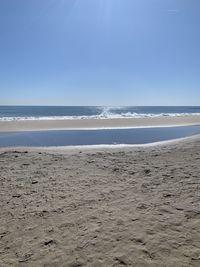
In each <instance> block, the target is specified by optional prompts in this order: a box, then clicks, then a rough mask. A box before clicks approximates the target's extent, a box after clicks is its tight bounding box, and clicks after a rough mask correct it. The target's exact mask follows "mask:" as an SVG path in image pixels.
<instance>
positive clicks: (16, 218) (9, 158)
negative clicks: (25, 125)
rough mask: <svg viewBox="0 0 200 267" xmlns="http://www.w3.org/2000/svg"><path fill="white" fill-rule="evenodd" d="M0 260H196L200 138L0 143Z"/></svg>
mask: <svg viewBox="0 0 200 267" xmlns="http://www.w3.org/2000/svg"><path fill="white" fill-rule="evenodd" d="M0 170H1V173H0V183H1V186H0V188H1V194H0V205H1V208H0V266H3V267H7V266H20V267H21V266H22V267H23V266H26V267H27V266H28V267H29V266H30V267H35V266H46V267H47V266H48V267H49V266H59V267H62V266H65V267H66V266H68V267H72V266H73V267H74V266H93V267H100V266H108V267H109V266H119V267H120V266H153V267H154V266H159V267H160V266H161V267H162V266H163V267H164V266H167V267H168V266H176V267H178V266H181V267H188V266H199V264H200V238H199V236H200V226H199V225H200V207H199V203H200V202H199V201H200V198H199V189H200V181H199V173H200V139H199V137H198V138H197V137H195V138H190V139H188V140H187V141H180V142H177V143H172V144H168V145H167V144H166V145H162V146H160V145H157V146H150V147H148V146H147V147H138V148H132V149H130V148H126V149H125V148H123V149H119V148H118V149H96V150H92V149H91V150H82V151H81V150H68V151H65V150H63V151H62V150H60V151H50V150H49V151H48V150H47V151H44V150H37V149H34V150H33V149H29V150H23V149H18V150H12V149H9V150H2V149H1V150H0Z"/></svg>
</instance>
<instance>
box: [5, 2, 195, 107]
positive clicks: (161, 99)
mask: <svg viewBox="0 0 200 267" xmlns="http://www.w3.org/2000/svg"><path fill="white" fill-rule="evenodd" d="M199 29H200V1H199V0H42V1H41V0H17V1H16V0H0V105H120V106H121V105H200V30H199Z"/></svg>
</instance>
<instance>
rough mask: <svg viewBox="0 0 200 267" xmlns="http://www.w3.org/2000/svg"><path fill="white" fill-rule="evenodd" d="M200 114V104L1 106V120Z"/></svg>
mask: <svg viewBox="0 0 200 267" xmlns="http://www.w3.org/2000/svg"><path fill="white" fill-rule="evenodd" d="M188 115H200V107H199V106H171V107H169V106H167V107H164V106H153V107H151V106H140V107H136V106H129V107H123V106H121V107H120V106H114V107H108V106H0V121H14V120H53V119H55V120H63V119H72V120H73V119H92V118H95V119H108V118H112V119H113V118H144V117H173V116H188Z"/></svg>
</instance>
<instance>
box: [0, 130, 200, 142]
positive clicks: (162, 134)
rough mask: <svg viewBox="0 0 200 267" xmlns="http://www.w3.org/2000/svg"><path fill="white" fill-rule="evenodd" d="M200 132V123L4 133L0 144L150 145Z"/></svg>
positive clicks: (0, 138) (0, 136)
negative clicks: (154, 126)
mask: <svg viewBox="0 0 200 267" xmlns="http://www.w3.org/2000/svg"><path fill="white" fill-rule="evenodd" d="M196 134H200V126H178V127H156V128H130V129H122V128H121V129H95V130H53V131H52V130H51V131H33V132H12V133H0V147H17V146H30V147H41V146H44V147H49V146H80V145H113V144H114V145H115V144H127V145H129V144H130V145H131V144H148V143H153V142H160V141H167V140H172V139H177V138H183V137H188V136H192V135H196Z"/></svg>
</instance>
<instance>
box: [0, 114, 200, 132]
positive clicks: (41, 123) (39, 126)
mask: <svg viewBox="0 0 200 267" xmlns="http://www.w3.org/2000/svg"><path fill="white" fill-rule="evenodd" d="M194 124H200V116H181V117H158V118H131V119H128V118H126V119H125V118H123V119H82V120H80V119H76V120H32V121H28V120H27V121H1V122H0V132H11V131H33V130H37V131H39V130H53V129H76V128H112V127H115V128H116V127H142V126H174V125H194Z"/></svg>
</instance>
